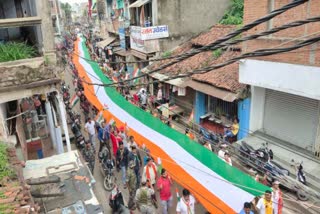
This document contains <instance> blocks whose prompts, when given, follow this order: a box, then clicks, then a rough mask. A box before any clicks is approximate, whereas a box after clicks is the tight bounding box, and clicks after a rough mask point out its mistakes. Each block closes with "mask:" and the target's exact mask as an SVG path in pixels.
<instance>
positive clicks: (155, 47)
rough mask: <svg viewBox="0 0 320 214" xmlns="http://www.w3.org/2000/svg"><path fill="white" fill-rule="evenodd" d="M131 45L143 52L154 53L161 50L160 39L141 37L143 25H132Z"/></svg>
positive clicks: (132, 47)
mask: <svg viewBox="0 0 320 214" xmlns="http://www.w3.org/2000/svg"><path fill="white" fill-rule="evenodd" d="M130 46H131V49H133V50H137V51H140V52H142V53H154V52H157V51H160V47H159V40H157V39H154V40H146V41H145V40H143V39H142V37H141V27H138V26H131V27H130Z"/></svg>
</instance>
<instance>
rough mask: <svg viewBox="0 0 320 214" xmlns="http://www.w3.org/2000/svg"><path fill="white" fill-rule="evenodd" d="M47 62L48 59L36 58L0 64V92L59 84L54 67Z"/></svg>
mask: <svg viewBox="0 0 320 214" xmlns="http://www.w3.org/2000/svg"><path fill="white" fill-rule="evenodd" d="M48 60H49V59H48V57H36V58H31V59H22V60H16V61H10V62H3V63H0V73H1V79H0V92H1V91H2V90H8V89H9V88H12V89H16V88H17V89H21V88H30V87H37V86H42V85H48V84H50V83H51V84H53V83H55V82H59V79H58V78H57V77H56V76H57V75H56V72H55V67H54V65H48Z"/></svg>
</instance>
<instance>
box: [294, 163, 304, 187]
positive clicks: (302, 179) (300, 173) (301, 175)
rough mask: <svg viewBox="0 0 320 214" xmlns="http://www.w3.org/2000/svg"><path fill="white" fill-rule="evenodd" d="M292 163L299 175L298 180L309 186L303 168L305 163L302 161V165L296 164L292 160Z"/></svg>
mask: <svg viewBox="0 0 320 214" xmlns="http://www.w3.org/2000/svg"><path fill="white" fill-rule="evenodd" d="M291 162H292V163H293V165H294V167H295V170H296V173H297V180H298V181H299V182H301V183H303V184H304V185H307V180H306V174H305V173H304V171H303V166H302V164H303V162H302V161H301V162H300V163H296V162H295V161H294V160H293V159H292V160H291Z"/></svg>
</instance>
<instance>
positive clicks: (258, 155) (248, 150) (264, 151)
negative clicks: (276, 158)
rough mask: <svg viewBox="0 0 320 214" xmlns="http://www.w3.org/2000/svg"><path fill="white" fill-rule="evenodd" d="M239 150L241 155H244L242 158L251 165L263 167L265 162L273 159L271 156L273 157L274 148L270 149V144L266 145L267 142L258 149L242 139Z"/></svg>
mask: <svg viewBox="0 0 320 214" xmlns="http://www.w3.org/2000/svg"><path fill="white" fill-rule="evenodd" d="M239 150H240V156H241V157H242V158H241V160H243V161H244V162H246V163H248V164H249V165H251V164H254V165H256V167H259V168H261V167H262V168H263V167H264V165H265V163H266V162H268V161H269V160H271V157H272V158H273V152H272V150H271V149H270V150H269V149H268V146H265V144H263V145H262V147H261V148H259V149H257V150H256V149H254V148H253V147H252V146H250V145H248V144H247V143H246V142H245V141H241V145H240V149H239ZM256 167H255V168H256Z"/></svg>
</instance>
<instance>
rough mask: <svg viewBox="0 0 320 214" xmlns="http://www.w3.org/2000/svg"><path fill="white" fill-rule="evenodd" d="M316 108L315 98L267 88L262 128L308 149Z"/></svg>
mask: <svg viewBox="0 0 320 214" xmlns="http://www.w3.org/2000/svg"><path fill="white" fill-rule="evenodd" d="M318 112H319V101H318V100H314V99H310V98H306V97H301V96H297V95H293V94H288V93H284V92H279V91H274V90H269V89H267V90H266V98H265V109H264V121H263V127H264V132H265V133H266V134H268V135H271V136H273V137H276V138H279V139H281V140H283V141H286V142H289V143H291V144H293V145H296V146H298V147H301V148H304V149H307V150H309V151H312V150H313V147H314V143H315V138H316V133H317V126H318V122H319V113H318Z"/></svg>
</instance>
